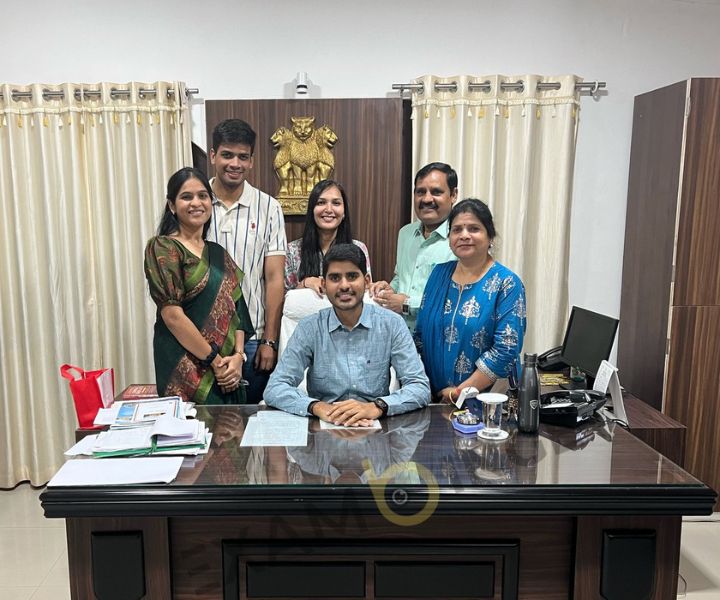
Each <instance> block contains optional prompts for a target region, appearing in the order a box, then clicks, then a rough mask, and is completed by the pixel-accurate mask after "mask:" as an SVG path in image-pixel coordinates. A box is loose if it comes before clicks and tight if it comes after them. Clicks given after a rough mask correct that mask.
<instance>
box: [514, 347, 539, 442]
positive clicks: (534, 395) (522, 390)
mask: <svg viewBox="0 0 720 600" xmlns="http://www.w3.org/2000/svg"><path fill="white" fill-rule="evenodd" d="M536 363H537V354H525V361H524V364H523V370H522V375H521V376H520V384H519V385H518V429H519V430H520V431H522V432H523V433H537V430H538V426H539V425H540V379H539V377H538V371H537V364H536Z"/></svg>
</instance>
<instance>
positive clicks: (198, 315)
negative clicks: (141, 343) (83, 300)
mask: <svg viewBox="0 0 720 600" xmlns="http://www.w3.org/2000/svg"><path fill="white" fill-rule="evenodd" d="M211 215H212V188H211V187H210V183H209V182H208V180H207V178H206V177H205V175H204V174H203V173H202V172H201V171H198V170H197V169H193V168H190V167H186V168H184V169H180V170H179V171H178V172H177V173H175V174H174V175H173V176H172V177H170V180H169V181H168V185H167V204H166V205H165V211H164V213H163V216H162V218H161V220H160V225H159V227H158V235H157V236H155V237H153V238H152V239H150V241H148V243H147V247H146V248H145V276H146V278H147V281H148V286H149V288H150V296H151V297H152V299H153V301H154V302H155V304H157V307H158V312H157V319H156V322H155V335H154V339H153V353H154V357H155V378H156V383H157V388H158V393H159V394H160V395H161V396H162V395H177V396H180V397H181V398H182V399H183V400H186V401H193V402H197V403H201V404H244V403H245V402H246V398H245V389H244V387H243V386H242V383H243V382H242V379H241V377H242V366H243V363H244V361H245V360H246V357H245V354H244V353H243V346H244V345H245V335H246V334H247V335H252V334H253V333H254V331H253V328H252V323H251V321H250V315H249V313H248V309H247V305H246V304H245V300H244V298H243V295H242V290H241V288H240V285H241V283H242V278H243V273H242V271H240V269H239V268H238V267H237V265H236V264H235V263H234V262H233V260H232V258H230V256H229V255H228V254H227V252H225V249H224V248H223V247H222V246H220V245H218V244H215V243H214V242H210V241H206V240H205V234H206V232H207V229H208V226H209V223H210V216H211Z"/></svg>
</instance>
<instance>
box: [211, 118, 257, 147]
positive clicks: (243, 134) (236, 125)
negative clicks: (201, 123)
mask: <svg viewBox="0 0 720 600" xmlns="http://www.w3.org/2000/svg"><path fill="white" fill-rule="evenodd" d="M256 138H257V134H256V133H255V132H254V131H253V128H252V127H250V125H248V124H247V123H246V122H245V121H243V120H242V119H225V120H224V121H221V122H220V123H218V124H217V125H215V129H213V132H212V149H213V150H214V151H215V152H217V149H218V148H219V147H220V146H221V145H222V144H226V145H230V144H245V145H246V146H250V153H251V154H253V153H254V152H255V139H256Z"/></svg>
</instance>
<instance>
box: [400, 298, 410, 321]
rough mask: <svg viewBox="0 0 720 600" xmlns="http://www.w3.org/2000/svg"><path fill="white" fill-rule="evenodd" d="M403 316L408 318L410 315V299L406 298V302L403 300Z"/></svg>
mask: <svg viewBox="0 0 720 600" xmlns="http://www.w3.org/2000/svg"><path fill="white" fill-rule="evenodd" d="M402 314H403V315H405V316H406V317H407V316H409V315H410V298H405V300H403V303H402Z"/></svg>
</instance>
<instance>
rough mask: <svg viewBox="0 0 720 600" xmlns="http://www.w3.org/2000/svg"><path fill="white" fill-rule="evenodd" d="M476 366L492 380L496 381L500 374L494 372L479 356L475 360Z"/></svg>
mask: <svg viewBox="0 0 720 600" xmlns="http://www.w3.org/2000/svg"><path fill="white" fill-rule="evenodd" d="M475 366H476V367H477V368H478V371H480V372H481V373H483V374H484V375H486V376H487V377H488V378H489V379H490V380H492V381H495V380H497V378H498V376H497V375H496V374H495V373H493V371H492V369H490V367H488V366H487V365H486V364H485V362H484V361H483V359H482V358H478V359H477V361H476V362H475Z"/></svg>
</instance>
